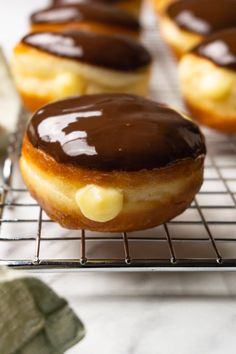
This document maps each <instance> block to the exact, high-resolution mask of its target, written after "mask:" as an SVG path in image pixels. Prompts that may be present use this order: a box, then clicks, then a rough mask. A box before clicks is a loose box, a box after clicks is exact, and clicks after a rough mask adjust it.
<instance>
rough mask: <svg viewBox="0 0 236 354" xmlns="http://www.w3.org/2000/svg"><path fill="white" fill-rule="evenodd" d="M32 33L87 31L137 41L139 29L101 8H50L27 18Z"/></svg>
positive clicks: (120, 12) (111, 10) (126, 14)
mask: <svg viewBox="0 0 236 354" xmlns="http://www.w3.org/2000/svg"><path fill="white" fill-rule="evenodd" d="M30 22H31V30H32V32H47V31H49V32H51V31H55V32H56V31H57V32H58V31H65V30H72V29H74V30H88V31H92V32H98V33H107V34H123V35H129V36H133V37H136V38H138V36H139V32H140V29H141V26H140V24H139V21H138V20H137V19H136V18H135V17H134V16H133V15H132V14H130V13H129V12H126V11H123V10H121V9H119V8H116V7H113V6H107V5H101V4H99V3H98V4H96V3H95V4H94V5H92V6H91V4H88V3H84V2H82V3H79V4H74V5H63V6H62V5H61V6H52V7H48V8H46V9H43V10H40V11H37V12H35V13H33V14H32V15H31V19H30Z"/></svg>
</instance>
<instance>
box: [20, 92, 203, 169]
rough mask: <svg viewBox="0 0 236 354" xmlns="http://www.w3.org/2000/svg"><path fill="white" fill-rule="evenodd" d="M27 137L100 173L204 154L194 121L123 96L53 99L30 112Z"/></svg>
mask: <svg viewBox="0 0 236 354" xmlns="http://www.w3.org/2000/svg"><path fill="white" fill-rule="evenodd" d="M27 135H28V138H29V140H30V142H31V144H32V145H33V146H34V147H35V148H37V149H40V150H42V151H44V152H45V153H47V154H49V155H50V156H51V157H53V158H54V159H55V160H56V161H58V162H60V163H65V164H73V165H77V166H81V167H83V166H84V167H86V168H90V169H97V170H102V171H112V170H118V171H138V170H141V169H153V168H161V167H166V166H168V165H172V164H175V163H177V162H178V161H182V160H185V159H195V158H197V157H198V156H199V155H202V154H205V152H206V151H205V144H204V138H203V136H202V135H201V133H200V131H199V128H198V126H197V125H196V124H195V123H193V122H191V121H189V120H187V119H184V118H182V116H181V115H180V114H179V113H177V112H176V111H175V110H173V109H171V108H168V107H167V106H164V105H161V104H159V103H156V102H153V101H150V100H147V99H145V98H142V97H138V96H132V95H124V94H99V95H87V96H81V97H74V98H69V99H67V100H63V101H59V102H56V103H52V104H50V105H48V106H45V107H43V108H41V109H40V110H39V111H38V112H36V113H35V114H34V116H33V118H32V120H31V122H30V123H29V125H28V129H27Z"/></svg>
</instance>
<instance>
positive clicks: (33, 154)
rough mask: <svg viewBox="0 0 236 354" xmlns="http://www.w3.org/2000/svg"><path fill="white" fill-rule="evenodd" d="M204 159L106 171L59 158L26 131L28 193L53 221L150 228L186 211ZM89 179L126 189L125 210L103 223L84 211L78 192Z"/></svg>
mask: <svg viewBox="0 0 236 354" xmlns="http://www.w3.org/2000/svg"><path fill="white" fill-rule="evenodd" d="M203 162H204V156H201V157H199V158H197V159H196V160H184V161H182V162H179V163H176V164H175V165H173V166H170V167H166V168H162V169H156V170H141V171H137V172H119V171H114V172H108V173H106V172H101V171H96V170H89V169H84V168H78V167H76V166H72V165H68V164H62V163H58V162H56V161H55V160H54V159H53V158H51V157H50V156H48V155H47V154H46V153H44V152H43V151H41V150H39V149H36V148H34V147H33V146H32V145H31V143H30V142H29V140H28V138H27V136H25V138H24V142H23V149H22V157H21V161H20V166H21V173H22V176H23V179H24V181H25V183H26V185H27V187H28V189H29V191H30V193H31V194H32V196H33V197H34V198H35V199H36V200H37V201H38V202H39V204H40V205H41V207H42V208H43V209H44V210H45V212H46V213H47V214H48V216H49V217H50V218H52V219H53V220H54V221H57V222H59V223H60V224H61V225H62V226H64V227H66V228H71V229H78V228H85V229H89V230H96V231H105V232H106V231H110V232H119V231H134V230H139V229H146V228H151V227H154V226H157V225H160V224H162V223H164V222H166V221H168V220H170V219H172V218H173V217H175V216H177V215H179V214H180V213H182V212H183V211H184V210H185V209H186V208H187V207H188V206H189V205H190V203H191V202H192V200H193V199H194V196H195V194H196V193H197V192H198V190H199V189H200V187H201V184H202V181H203ZM87 184H96V185H99V186H104V187H106V186H110V187H115V188H120V189H122V191H123V193H124V208H123V210H122V212H121V213H120V214H119V215H118V216H117V217H116V218H115V219H113V220H111V221H108V222H104V223H98V222H94V221H91V220H89V219H87V218H86V217H85V216H83V215H82V213H81V212H80V210H79V208H78V206H77V205H76V202H75V200H74V195H75V192H76V190H78V188H81V187H84V186H85V185H87ZM139 196H142V197H140V198H141V199H139ZM156 196H157V197H156Z"/></svg>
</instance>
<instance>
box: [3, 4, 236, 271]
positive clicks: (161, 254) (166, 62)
mask: <svg viewBox="0 0 236 354" xmlns="http://www.w3.org/2000/svg"><path fill="white" fill-rule="evenodd" d="M144 21H145V28H146V29H145V33H144V42H145V44H146V46H147V47H148V48H149V49H150V50H151V52H152V54H153V58H154V69H153V82H152V90H151V97H152V98H153V99H158V100H159V101H164V102H168V103H170V104H172V105H174V106H177V107H181V100H180V98H179V94H178V92H179V91H178V84H177V80H176V65H175V63H174V62H173V61H172V59H171V56H170V54H169V53H168V50H167V48H166V47H165V45H164V44H163V43H162V41H161V39H160V37H159V34H158V29H157V24H156V23H155V20H154V18H153V17H152V16H151V14H150V12H149V10H148V9H147V10H146V14H145V16H144ZM23 115H24V114H23V113H22V116H21V118H20V121H21V122H23ZM21 125H22V124H21ZM21 131H22V129H21V128H20V127H19V129H18V131H17V133H16V134H15V135H14V136H12V137H11V141H10V144H9V147H8V154H7V157H6V159H5V161H4V164H3V184H2V186H1V187H0V264H1V265H7V266H10V267H14V268H22V269H30V270H40V271H43V270H47V271H48V270H49V271H56V270H58V271H62V270H67V271H72V270H74V271H80V270H93V271H95V270H99V271H102V270H104V271H112V270H113V271H114V270H116V271H123V270H124V271H164V270H167V271H170V270H171V271H174V270H183V271H193V270H213V271H215V270H236V137H235V136H234V137H232V136H231V137H230V136H225V135H220V134H213V133H209V132H208V131H207V132H206V138H207V146H208V157H207V159H206V164H205V179H204V184H203V186H202V189H201V191H200V192H199V194H198V195H197V196H196V198H195V200H194V202H193V203H192V205H191V206H190V207H189V209H188V210H186V211H185V212H184V213H183V214H182V215H180V216H178V217H177V218H175V219H173V220H171V221H170V222H168V223H166V224H164V225H161V226H159V227H157V228H154V229H151V230H146V231H140V232H134V233H121V234H102V233H96V232H90V231H86V230H81V231H68V230H65V229H63V228H61V227H60V226H58V225H57V224H56V223H54V222H52V221H51V220H49V218H48V217H47V215H46V214H45V213H44V212H43V211H42V209H41V208H40V207H39V206H38V205H37V204H36V202H35V201H34V200H33V199H32V198H31V197H30V195H29V193H28V192H27V190H26V189H25V187H24V185H23V182H22V181H21V178H20V175H19V171H18V157H19V151H20V142H21V138H22V134H21Z"/></svg>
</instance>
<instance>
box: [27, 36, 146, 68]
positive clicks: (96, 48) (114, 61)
mask: <svg viewBox="0 0 236 354" xmlns="http://www.w3.org/2000/svg"><path fill="white" fill-rule="evenodd" d="M22 42H23V43H24V44H26V45H28V46H31V47H34V48H37V49H39V50H42V51H44V52H48V53H50V54H53V55H57V56H60V57H64V58H68V59H74V60H78V61H82V62H85V63H89V64H92V65H97V66H101V67H105V68H108V69H113V70H120V71H135V70H137V69H140V68H142V67H145V66H147V65H148V64H150V63H151V56H150V54H149V52H148V51H147V50H146V49H145V48H144V47H143V46H142V45H141V44H139V43H138V42H137V41H135V40H132V39H130V38H126V37H125V36H110V35H105V34H97V33H92V32H86V31H66V32H60V33H53V32H39V33H31V34H29V35H27V36H26V37H24V38H23V40H22Z"/></svg>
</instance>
